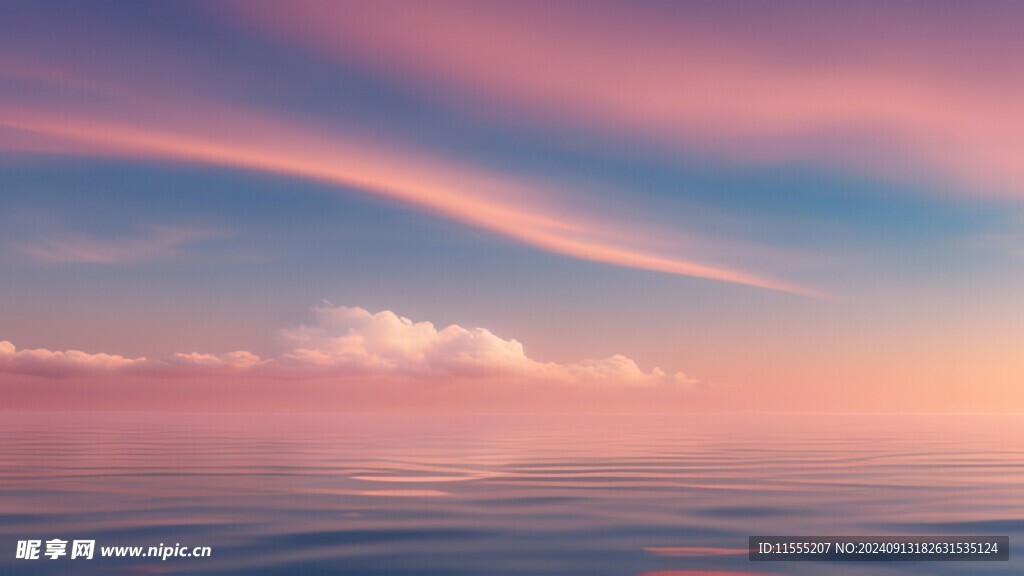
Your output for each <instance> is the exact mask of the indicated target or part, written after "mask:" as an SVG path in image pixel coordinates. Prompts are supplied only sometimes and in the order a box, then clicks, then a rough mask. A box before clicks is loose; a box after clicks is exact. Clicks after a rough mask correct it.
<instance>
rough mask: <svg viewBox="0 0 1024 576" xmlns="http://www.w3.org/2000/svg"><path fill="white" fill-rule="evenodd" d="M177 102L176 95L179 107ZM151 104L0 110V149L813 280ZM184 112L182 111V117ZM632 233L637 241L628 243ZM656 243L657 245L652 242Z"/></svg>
mask: <svg viewBox="0 0 1024 576" xmlns="http://www.w3.org/2000/svg"><path fill="white" fill-rule="evenodd" d="M178 104H180V103H178ZM178 104H171V103H148V104H146V107H145V109H144V110H143V112H142V113H141V114H139V115H138V117H137V118H135V119H126V118H119V117H118V116H120V115H121V114H120V107H119V106H114V107H112V108H111V109H109V110H106V111H105V114H98V113H96V112H95V110H93V111H92V112H90V113H89V114H82V115H78V114H76V113H75V112H74V111H73V110H62V111H61V112H60V114H56V113H55V112H54V111H53V110H47V109H45V108H38V107H35V106H33V105H31V104H30V103H21V104H20V105H17V106H12V107H10V108H9V109H8V110H7V111H5V112H0V128H7V129H8V130H7V131H4V130H0V148H5V147H6V148H10V149H13V150H21V151H25V150H30V151H34V152H46V153H57V154H75V155H85V156H94V157H118V158H133V159H148V160H173V161H188V162H197V163H202V164H211V165H218V166H227V167H232V168H240V169H247V170H255V171H260V172H269V173H274V174H282V175H287V176H294V177H300V178H306V179H310V180H315V181H320V182H326V183H330V184H334V185H339V186H343V187H347V188H354V189H357V190H360V191H363V192H366V193H370V194H373V195H376V196H381V197H384V198H388V199H391V200H397V201H400V202H404V203H408V204H410V205H412V206H415V207H417V208H419V209H422V210H425V211H427V212H431V213H434V214H438V215H441V216H443V217H446V218H450V219H453V220H456V221H459V222H463V223H466V224H470V225H472V226H475V227H478V228H482V229H484V230H488V231H491V232H494V233H497V234H500V235H501V236H504V237H506V238H511V239H513V240H516V241H519V242H522V243H524V244H527V245H529V246H533V247H536V248H540V249H542V250H546V251H550V252H554V253H557V254H562V255H565V256H569V257H573V258H578V259H582V260H589V261H594V262H602V263H606V264H613V265H617V266H624V267H628V268H636V269H643V270H653V271H659V272H666V273H670V274H677V275H682V276H693V277H699V278H708V279H713V280H719V281H723V282H729V283H735V284H743V285H748V286H755V287H759V288H766V289H770V290H778V291H783V292H790V293H796V294H803V295H819V293H818V292H817V291H816V290H814V289H811V288H808V287H804V286H801V285H799V284H796V283H792V282H786V281H782V280H777V279H774V278H771V277H768V276H765V275H760V274H756V273H751V272H746V271H743V270H738V269H733V268H729V267H726V266H720V265H715V264H708V263H704V262H701V261H698V260H696V259H693V260H691V259H686V258H681V257H679V256H674V255H672V253H673V252H677V251H679V247H678V246H676V247H672V246H669V247H668V248H666V247H665V245H666V244H670V245H671V243H672V242H671V236H672V235H669V234H667V233H666V231H664V230H662V231H658V230H657V229H654V228H652V227H647V228H645V227H644V226H642V225H636V224H631V223H625V222H621V221H616V220H615V219H611V218H608V217H606V216H604V217H603V216H599V215H596V214H587V213H586V212H585V211H584V210H580V211H579V212H576V213H574V212H569V211H566V210H565V209H564V208H558V207H557V203H556V202H554V201H553V200H554V198H556V197H558V193H557V192H556V191H555V190H553V189H552V188H553V187H552V185H550V184H547V183H543V182H535V181H531V180H530V179H528V178H522V177H512V176H508V175H505V174H501V173H497V172H493V171H489V170H485V169H481V168H477V167H474V166H472V165H468V164H463V163H459V162H456V161H452V160H448V159H444V158H440V157H438V156H437V155H436V154H433V153H430V152H425V151H410V150H408V149H407V148H404V147H402V146H395V145H394V144H391V145H389V144H386V143H377V142H374V141H373V139H371V138H366V137H355V136H351V135H346V134H343V133H334V134H331V135H329V136H325V135H324V130H323V129H316V128H312V127H307V126H303V125H302V124H299V123H296V122H290V121H287V120H281V119H277V118H274V117H272V116H270V115H268V114H266V113H261V112H259V111H253V110H248V111H247V110H242V109H241V108H240V107H238V106H233V107H230V108H228V107H224V106H218V105H204V104H201V103H194V104H192V105H189V106H179V105H178ZM180 110H186V111H187V113H185V114H184V115H182V113H181V112H180ZM628 239H632V240H628ZM651 245H656V246H661V247H662V250H652V249H650V248H649V246H651Z"/></svg>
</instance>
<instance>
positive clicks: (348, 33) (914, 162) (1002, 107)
mask: <svg viewBox="0 0 1024 576" xmlns="http://www.w3.org/2000/svg"><path fill="white" fill-rule="evenodd" d="M233 6H234V7H235V9H234V10H233V11H232V17H233V18H234V19H235V20H236V21H241V22H243V23H246V24H249V25H251V26H253V27H255V28H257V29H259V30H261V31H264V32H267V33H269V34H270V35H272V36H274V37H276V38H279V39H284V40H286V41H290V42H293V43H295V44H298V45H302V46H305V47H307V48H309V49H311V50H313V51H316V52H317V53H319V54H323V55H328V56H330V57H334V58H337V59H339V60H342V61H344V62H346V63H347V64H350V65H357V66H362V67H364V68H366V69H368V70H370V71H372V72H373V73H375V74H379V75H382V76H385V77H389V78H391V79H393V80H395V81H397V82H400V83H403V84H405V85H406V86H409V87H412V88H414V89H417V90H419V91H420V92H421V93H423V94H427V95H429V96H431V97H433V98H435V99H437V100H438V101H441V102H446V103H448V104H449V105H450V106H452V107H453V108H457V109H459V110H468V111H471V113H474V114H476V115H478V116H486V117H488V118H490V119H492V120H496V121H509V122H514V123H516V124H522V123H524V122H532V123H534V124H536V125H542V126H543V125H550V124H552V123H555V124H560V125H573V126H576V127H580V128H583V129H585V130H589V131H594V132H598V133H604V134H609V135H613V136H617V137H623V136H625V137H629V138H639V139H642V140H646V141H647V142H649V143H652V144H658V145H663V144H669V145H671V146H672V147H674V148H675V149H676V150H679V149H680V148H679V146H682V147H683V148H682V149H692V148H696V149H702V150H705V151H710V152H714V153H718V154H722V155H725V156H726V157H733V158H737V159H739V160H742V161H750V160H757V161H789V160H794V159H798V160H802V159H813V160H818V161H825V162H828V163H831V164H834V165H837V166H840V167H844V168H849V169H856V170H863V171H867V172H869V173H872V174H874V175H880V176H883V177H899V178H903V177H912V178H921V179H923V180H924V181H926V182H927V183H929V184H945V183H946V182H947V181H949V180H950V179H952V180H953V181H954V182H955V183H956V184H958V185H959V187H958V188H959V189H960V190H962V191H965V192H968V193H971V194H996V195H1010V196H1017V197H1019V196H1021V195H1024V161H1022V155H1021V154H1022V150H1024V115H1022V114H1021V113H1020V105H1019V102H1021V101H1024V77H1022V75H1021V74H1020V72H1019V70H1020V66H1019V65H1017V62H1016V60H1015V55H1016V54H1019V53H1020V51H1021V49H1022V48H1024V45H1022V43H1021V41H1020V35H1019V30H1016V29H1015V28H1014V27H1013V26H1012V25H1010V24H1009V23H1011V22H1015V21H1018V20H1019V18H1020V13H1019V12H1017V10H1016V8H1012V7H1011V8H1010V9H1009V12H1010V13H1007V14H1002V15H1000V11H999V10H993V11H990V12H986V11H977V10H974V11H971V10H969V9H968V8H966V7H961V8H963V10H962V11H961V10H958V9H954V10H950V11H948V12H947V11H944V10H943V11H934V12H932V13H929V14H923V13H924V12H927V11H925V10H920V9H917V10H915V9H914V8H913V7H912V6H911V5H896V4H891V3H882V4H881V5H877V4H874V3H863V5H854V6H846V5H843V6H841V7H840V6H837V5H833V4H820V3H819V4H815V3H808V4H801V5H800V6H801V9H800V10H768V9H767V7H764V9H759V8H758V7H756V6H751V5H750V4H748V3H738V4H730V3H726V5H724V6H723V7H722V9H720V10H717V11H715V10H705V9H702V8H701V7H698V6H690V7H689V8H686V9H683V7H677V9H674V10H664V9H659V8H658V7H650V6H640V5H630V6H628V9H627V8H626V7H625V6H624V5H612V6H607V5H602V4H594V3H591V4H588V5H587V6H585V7H582V6H579V5H577V4H575V3H569V2H546V3H539V4H538V3H531V2H491V3H488V4H487V5H486V6H481V5H480V4H479V3H474V2H457V1H456V2H435V3H431V4H430V5H429V6H425V5H417V4H416V3H404V2H375V3H358V4H354V3H348V2H333V1H322V0H299V1H298V2H291V3H288V4H287V6H285V5H282V4H280V3H275V2H258V3H255V2H238V3H235V4H233ZM1006 7H1007V6H1006V5H1004V6H1003V8H1006ZM703 8H707V7H706V6H705V7H703ZM940 15H941V16H940Z"/></svg>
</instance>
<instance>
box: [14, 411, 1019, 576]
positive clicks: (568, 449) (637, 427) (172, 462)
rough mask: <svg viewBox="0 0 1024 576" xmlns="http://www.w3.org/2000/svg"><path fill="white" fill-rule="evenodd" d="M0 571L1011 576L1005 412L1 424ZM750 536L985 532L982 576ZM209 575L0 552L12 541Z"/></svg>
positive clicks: (70, 418) (1010, 466)
mask: <svg viewBox="0 0 1024 576" xmlns="http://www.w3.org/2000/svg"><path fill="white" fill-rule="evenodd" d="M0 439H2V443H0V519H2V522H0V532H2V533H0V541H2V546H3V547H2V548H0V550H2V553H0V573H2V574H69V575H78V574H81V575H92V574H96V575H101V574H102V575H106V574H189V575H206V574H225V575H243V574H245V575H257V576H259V575H269V574H281V575H291V574H296V575H297V574H351V575H367V576H370V575H396V576H405V575H421V576H430V575H474V576H479V575H484V574H487V575H524V574H558V575H577V574H578V575H588V576H592V575H637V574H648V575H649V574H660V575H661V576H670V575H679V576H686V575H697V574H710V575H714V574H722V575H723V576H724V575H735V574H743V575H746V574H793V575H816V574H849V575H860V574H872V575H875V574H878V575H885V574H893V575H895V574H938V575H946V574H950V575H953V574H1020V573H1022V572H1024V564H1022V563H1021V562H1020V561H1019V559H1018V557H1017V556H1018V554H1017V550H1016V549H1015V548H1014V546H1015V545H1016V543H1017V542H1019V541H1020V539H1021V537H1024V419H1022V418H1020V417H1010V416H999V417H994V416H961V417H936V416H909V417H891V416H886V417H880V416H813V417H808V416H787V415H751V414H747V415H729V416H690V415H684V416H530V417H525V416H445V417H440V416H430V417H426V416H350V415H324V414H318V415H239V414H233V415H215V414H213V415H211V414H204V415H196V414H185V415H182V414H133V413H103V414H85V413H83V414H48V413H36V414H27V413H20V414H3V417H2V420H0ZM751 534H766V535H771V534H778V535H798V534H819V535H820V534H829V535H832V534H836V535H843V534H845V535H868V534H870V535H901V534H936V535H945V534H998V535H1009V536H1010V540H1011V560H1010V561H1009V562H987V563H963V562H953V563H937V562H904V563H842V564H839V563H833V564H821V563H791V562H786V563H752V562H750V561H749V560H748V559H747V557H746V554H745V552H746V544H747V537H748V536H749V535H751ZM52 538H60V539H64V540H72V539H95V540H96V542H97V552H96V554H97V556H99V550H98V548H99V547H103V546H136V545H137V546H145V547H149V546H157V545H160V544H167V545H171V544H177V543H180V544H182V545H186V546H188V547H192V546H210V547H211V549H212V555H211V556H210V557H209V558H171V559H168V560H166V561H161V560H160V559H157V558H135V559H131V558H106V559H103V558H98V557H97V558H94V559H92V560H83V559H74V560H71V559H69V558H68V557H63V558H60V559H57V560H50V559H48V558H45V557H42V558H40V559H38V560H18V559H15V549H16V542H17V540H22V539H42V540H48V539H52Z"/></svg>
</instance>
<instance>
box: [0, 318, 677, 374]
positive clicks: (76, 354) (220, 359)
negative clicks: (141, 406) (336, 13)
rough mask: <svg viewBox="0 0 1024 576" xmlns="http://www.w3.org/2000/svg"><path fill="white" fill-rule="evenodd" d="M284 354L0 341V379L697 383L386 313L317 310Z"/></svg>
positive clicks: (616, 360) (288, 333)
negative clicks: (150, 353)
mask: <svg viewBox="0 0 1024 576" xmlns="http://www.w3.org/2000/svg"><path fill="white" fill-rule="evenodd" d="M281 336H282V340H283V343H284V350H283V351H282V352H281V353H280V354H278V355H277V356H275V357H273V358H266V359H264V358H260V357H259V356H258V355H256V354H253V353H252V352H248V351H235V352H230V353H227V354H210V353H200V352H192V353H187V354H184V353H180V354H175V355H174V356H171V357H169V358H160V359H149V358H145V357H139V358H127V357H124V356H119V355H114V354H105V353H87V352H82V351H78V350H65V351H55V350H47V349H42V348H40V349H18V348H17V347H15V345H14V344H13V343H11V342H9V341H0V373H8V374H20V375H27V376H36V377H42V378H73V377H95V376H113V375H134V376H138V377H146V376H149V377H159V378H178V377H181V378H184V377H195V376H204V375H206V376H210V375H244V376H252V377H259V378H269V379H276V378H286V379H293V378H303V379H340V380H358V379H366V380H374V381H379V380H400V381H417V380H422V381H430V382H464V381H497V382H547V383H552V384H569V385H595V386H602V387H609V386H611V387H636V386H641V387H652V386H666V385H671V386H679V385H687V384H693V383H694V382H695V381H694V380H692V379H690V378H688V377H686V376H685V375H684V374H683V373H681V372H680V373H677V374H675V375H670V374H668V373H666V372H664V371H663V370H661V369H659V368H654V369H652V370H650V371H648V372H645V371H644V370H642V369H641V368H640V367H639V366H638V365H637V364H636V362H634V361H633V360H632V359H630V358H627V357H625V356H622V355H618V354H616V355H613V356H611V357H608V358H604V359H599V360H583V361H581V362H577V363H568V364H562V363H557V362H542V361H538V360H535V359H532V358H530V357H529V356H527V355H526V352H525V351H524V349H523V345H522V344H521V343H520V342H519V341H517V340H515V339H509V340H505V339H503V338H501V337H499V336H496V335H495V334H494V333H492V332H491V331H489V330H487V329H485V328H472V329H467V328H463V327H461V326H458V325H454V324H453V325H450V326H447V327H445V328H441V329H438V328H437V327H435V326H434V325H433V324H432V323H430V322H413V321H412V320H409V319H408V318H404V317H401V316H399V315H398V314H395V313H394V312H392V311H390V310H385V311H382V312H377V313H371V312H368V311H367V310H364V309H362V308H358V307H355V308H349V307H345V306H340V307H319V308H316V309H314V321H313V322H312V323H310V324H308V325H303V326H299V327H297V328H291V329H287V330H283V331H282V333H281Z"/></svg>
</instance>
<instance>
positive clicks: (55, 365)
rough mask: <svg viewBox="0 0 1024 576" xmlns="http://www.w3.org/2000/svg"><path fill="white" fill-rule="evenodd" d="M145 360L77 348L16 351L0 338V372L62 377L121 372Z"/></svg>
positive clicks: (12, 345) (143, 363)
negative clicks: (91, 352) (88, 351)
mask: <svg viewBox="0 0 1024 576" xmlns="http://www.w3.org/2000/svg"><path fill="white" fill-rule="evenodd" d="M148 363H149V361H148V360H146V358H125V357H124V356H118V355H116V354H103V353H100V354H89V353H86V352H82V351H79V350H62V351H61V350H58V351H54V350H47V349H45V348H36V349H29V350H18V349H17V348H15V346H14V344H12V343H11V342H8V341H6V340H2V341H0V373H3V372H6V373H10V374H25V375H31V376H40V377H43V378H62V377H72V376H90V375H103V374H111V373H117V372H123V371H126V370H129V369H132V368H137V367H140V366H145V365H147V364H148Z"/></svg>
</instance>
